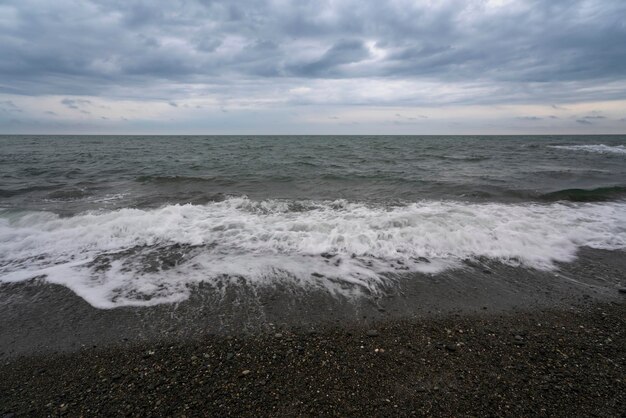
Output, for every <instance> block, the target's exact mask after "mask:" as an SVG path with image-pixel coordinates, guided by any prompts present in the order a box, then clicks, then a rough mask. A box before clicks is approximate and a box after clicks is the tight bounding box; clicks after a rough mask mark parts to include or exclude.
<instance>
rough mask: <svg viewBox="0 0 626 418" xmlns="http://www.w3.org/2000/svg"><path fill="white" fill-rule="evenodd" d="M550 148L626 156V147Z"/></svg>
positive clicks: (577, 146)
mask: <svg viewBox="0 0 626 418" xmlns="http://www.w3.org/2000/svg"><path fill="white" fill-rule="evenodd" d="M550 148H556V149H564V150H569V151H585V152H594V153H598V154H626V147H625V146H624V145H615V146H610V145H604V144H596V145H553V146H551V147H550Z"/></svg>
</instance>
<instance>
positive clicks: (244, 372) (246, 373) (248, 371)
mask: <svg viewBox="0 0 626 418" xmlns="http://www.w3.org/2000/svg"><path fill="white" fill-rule="evenodd" d="M250 373H251V372H250V370H244V371H243V372H241V376H247V375H249V374H250Z"/></svg>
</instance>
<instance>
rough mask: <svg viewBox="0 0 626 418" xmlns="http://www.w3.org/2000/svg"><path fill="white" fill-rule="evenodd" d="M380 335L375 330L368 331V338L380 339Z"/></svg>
mask: <svg viewBox="0 0 626 418" xmlns="http://www.w3.org/2000/svg"><path fill="white" fill-rule="evenodd" d="M379 335H380V334H379V333H378V331H377V330H375V329H370V330H368V331H367V336H368V337H378V336H379Z"/></svg>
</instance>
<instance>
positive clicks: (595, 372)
mask: <svg viewBox="0 0 626 418" xmlns="http://www.w3.org/2000/svg"><path fill="white" fill-rule="evenodd" d="M625 329H626V304H625V303H624V301H623V299H622V301H617V302H606V303H599V302H592V303H587V304H584V305H580V306H576V307H570V308H552V309H545V310H538V311H534V312H533V311H526V312H516V311H510V312H507V313H499V314H453V313H450V314H446V315H442V316H439V317H430V318H405V319H383V320H379V321H375V322H373V323H370V324H360V325H359V324H353V325H345V324H344V325H335V326H329V327H326V328H323V329H319V330H316V331H315V332H312V331H311V330H304V329H296V328H291V329H288V328H287V329H278V330H275V332H263V333H257V334H250V335H205V336H203V337H201V338H198V339H187V340H179V341H174V342H168V343H165V342H161V343H158V342H153V343H140V344H134V345H129V346H127V347H122V346H116V347H106V348H102V347H98V348H84V349H81V350H79V351H77V352H73V353H62V354H43V355H30V356H21V357H18V358H13V359H9V360H5V361H4V362H3V363H2V365H1V366H0V375H2V376H3V379H0V405H2V408H1V409H2V410H0V412H1V413H2V414H4V415H7V414H17V415H18V416H19V415H38V416H44V415H57V414H60V415H68V416H79V415H87V416H90V415H122V414H123V415H188V416H189V415H191V416H195V415H221V416H225V415H228V416H259V415H272V416H294V415H298V416H319V415H342V416H346V415H348V416H363V415H377V416H392V415H393V416H410V415H418V416H419V415H436V416H442V415H443V416H449V415H455V416H464V415H474V416H476V415H478V416H484V415H505V416H528V415H533V416H536V415H546V416H552V415H555V416H573V415H577V416H580V415H587V416H589V415H598V416H619V415H620V414H621V413H622V412H623V406H624V403H625V402H626V379H624V376H626V333H625V332H624V330H625ZM9 416H10V415H9Z"/></svg>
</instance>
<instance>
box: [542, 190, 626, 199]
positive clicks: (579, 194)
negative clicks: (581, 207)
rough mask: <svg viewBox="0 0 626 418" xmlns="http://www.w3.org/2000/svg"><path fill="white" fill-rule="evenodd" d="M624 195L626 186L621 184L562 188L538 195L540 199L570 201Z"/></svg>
mask: <svg viewBox="0 0 626 418" xmlns="http://www.w3.org/2000/svg"><path fill="white" fill-rule="evenodd" d="M625 197H626V187H623V186H613V187H598V188H596V189H564V190H558V191H555V192H551V193H545V194H543V195H541V196H540V198H541V199H542V200H547V201H559V200H568V201H570V202H606V201H610V200H618V199H624V198H625Z"/></svg>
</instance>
